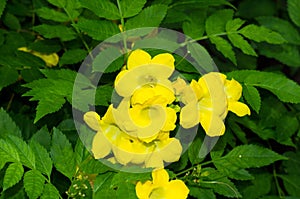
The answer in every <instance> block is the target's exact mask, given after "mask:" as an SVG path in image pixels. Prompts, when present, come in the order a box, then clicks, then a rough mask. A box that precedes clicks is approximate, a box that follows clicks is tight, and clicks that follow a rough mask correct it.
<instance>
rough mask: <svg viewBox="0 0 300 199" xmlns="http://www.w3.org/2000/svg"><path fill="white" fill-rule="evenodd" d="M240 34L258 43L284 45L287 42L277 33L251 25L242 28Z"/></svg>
mask: <svg viewBox="0 0 300 199" xmlns="http://www.w3.org/2000/svg"><path fill="white" fill-rule="evenodd" d="M239 33H241V34H242V35H243V36H244V37H247V38H248V39H251V40H253V41H256V42H263V41H265V42H267V43H270V44H282V43H284V42H286V40H285V39H284V38H283V37H282V36H281V35H280V34H279V33H277V32H274V31H272V30H270V29H268V28H266V27H263V26H257V25H254V24H250V25H248V26H246V27H244V28H242V29H241V30H240V31H239Z"/></svg>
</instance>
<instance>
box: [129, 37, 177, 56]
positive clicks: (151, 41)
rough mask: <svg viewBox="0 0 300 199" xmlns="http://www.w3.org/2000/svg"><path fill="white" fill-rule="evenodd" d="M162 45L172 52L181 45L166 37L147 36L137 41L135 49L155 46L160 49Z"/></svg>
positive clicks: (154, 47)
mask: <svg viewBox="0 0 300 199" xmlns="http://www.w3.org/2000/svg"><path fill="white" fill-rule="evenodd" d="M161 46H164V48H165V49H166V50H168V51H170V52H174V51H175V50H176V49H178V48H179V47H180V45H179V44H178V43H177V42H175V41H170V40H169V39H166V38H161V37H159V36H158V37H154V38H145V39H142V40H138V41H136V42H135V44H134V47H133V49H142V48H153V49H160V48H161Z"/></svg>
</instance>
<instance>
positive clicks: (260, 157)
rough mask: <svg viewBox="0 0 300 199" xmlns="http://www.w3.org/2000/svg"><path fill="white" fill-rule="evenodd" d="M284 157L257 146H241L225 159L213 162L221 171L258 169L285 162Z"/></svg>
mask: <svg viewBox="0 0 300 199" xmlns="http://www.w3.org/2000/svg"><path fill="white" fill-rule="evenodd" d="M285 159H286V158H285V157H284V156H282V155H279V154H277V153H275V152H274V151H271V150H270V149H267V148H263V147H260V146H256V145H241V146H238V147H235V148H234V149H233V150H232V151H230V152H229V153H228V154H227V155H225V156H224V157H221V158H219V159H215V160H213V162H214V164H215V165H216V167H217V168H218V169H219V170H220V171H225V172H228V171H234V170H239V169H247V168H257V167H262V166H266V165H269V164H271V163H273V162H275V161H277V160H285Z"/></svg>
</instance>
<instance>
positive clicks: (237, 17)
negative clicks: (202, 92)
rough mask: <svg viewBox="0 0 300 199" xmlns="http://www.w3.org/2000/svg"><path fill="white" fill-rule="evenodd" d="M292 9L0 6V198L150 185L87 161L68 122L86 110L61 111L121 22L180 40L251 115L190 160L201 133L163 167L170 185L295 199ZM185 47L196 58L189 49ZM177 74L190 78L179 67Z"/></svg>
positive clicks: (216, 4)
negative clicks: (205, 59)
mask: <svg viewBox="0 0 300 199" xmlns="http://www.w3.org/2000/svg"><path fill="white" fill-rule="evenodd" d="M299 10H300V3H299V1H298V0H287V1H286V0H277V1H272V0H241V1H237V0H231V1H226V0H212V1H206V0H183V1H181V0H166V1H158V0H148V1H146V0H120V1H109V0H101V1H99V0H24V1H17V0H9V1H8V0H1V1H0V17H1V22H0V26H1V29H0V54H1V56H0V97H1V102H0V107H1V109H0V121H1V122H0V157H1V158H0V169H1V170H0V190H1V198H5V199H7V198H18V199H19V198H30V199H31V198H83V197H85V198H136V195H135V183H136V182H137V181H145V180H147V179H150V174H149V173H143V174H131V173H125V172H118V171H116V170H113V169H111V168H109V167H107V166H105V165H104V164H102V163H100V162H99V161H96V160H94V159H93V157H92V156H91V155H90V153H89V152H88V151H87V149H86V148H85V147H84V146H83V144H82V142H81V140H80V139H78V134H77V132H76V129H75V126H74V123H73V119H72V107H73V109H75V110H76V111H81V112H84V111H87V109H88V107H81V106H80V103H75V104H72V91H73V83H74V79H75V77H76V74H77V73H76V72H77V70H78V69H79V67H80V64H81V62H82V61H83V60H84V58H85V57H86V56H87V55H88V53H89V52H90V51H91V50H92V49H93V48H94V47H95V46H96V45H97V44H98V43H99V42H101V41H103V40H105V39H106V38H108V37H110V36H113V35H115V34H117V33H120V26H119V25H120V24H121V25H122V26H121V28H122V29H123V30H130V29H134V28H139V27H148V26H154V27H155V26H160V27H165V28H170V29H173V30H177V31H180V32H183V33H184V34H186V35H189V36H190V37H191V38H193V39H195V40H196V41H197V42H198V43H200V44H201V45H202V46H204V48H205V49H206V50H207V51H208V52H209V54H210V55H211V56H212V57H213V59H214V61H215V63H216V64H217V66H218V68H219V70H220V71H221V72H223V73H225V74H226V75H227V76H228V77H229V78H235V79H236V80H238V81H239V82H241V83H242V85H243V100H244V101H245V102H247V104H249V105H250V107H251V109H252V114H251V116H250V117H244V118H238V117H236V116H234V115H232V114H229V115H228V117H227V119H226V126H227V130H226V133H225V135H224V136H223V137H221V138H220V140H219V141H218V143H217V145H216V146H215V148H214V149H213V151H212V152H211V153H210V155H209V157H206V158H205V159H200V158H199V157H198V152H199V149H200V146H201V144H202V142H203V135H204V133H203V132H202V130H201V129H200V130H199V135H198V136H197V137H196V139H195V140H194V142H193V143H192V145H191V146H190V148H189V149H188V151H187V152H186V153H184V154H183V155H182V157H181V159H180V161H179V162H176V163H173V164H171V165H170V166H169V167H168V168H167V169H168V171H169V173H170V176H171V178H179V179H182V180H184V181H185V183H186V184H187V185H188V187H189V189H190V196H189V197H190V198H203V199H206V198H208V199H214V198H228V197H229V198H241V197H243V198H249V199H252V198H261V199H273V198H274V199H275V198H288V199H299V198H300V184H299V179H300V170H299V168H300V151H299V146H300V145H299V138H300V130H299V119H300V115H299V112H300V106H299V103H300V86H299V82H300V70H299V67H300V52H299V50H300V48H299V46H300V12H299ZM19 47H27V48H29V49H31V50H34V51H37V52H41V53H46V54H50V53H57V54H58V55H59V63H58V65H57V66H55V67H47V66H46V64H45V63H44V61H43V60H42V59H40V58H39V57H36V56H34V55H32V54H30V53H28V52H22V51H18V50H17V49H18V48H19ZM188 49H189V51H190V53H191V56H192V57H196V56H197V52H198V51H197V48H195V46H194V45H193V44H189V46H188ZM123 63H124V58H121V59H119V60H118V61H117V62H116V63H115V64H112V65H111V66H109V68H108V69H107V70H106V71H105V74H104V77H105V78H104V79H106V80H107V81H106V82H105V84H104V85H101V86H99V87H98V88H97V94H96V101H95V102H89V103H90V105H94V104H95V105H96V107H97V109H98V110H99V111H100V112H101V110H102V112H103V110H106V108H107V106H108V105H109V101H110V97H111V93H112V82H111V80H110V79H112V78H114V77H115V76H116V74H117V72H118V71H119V70H120V68H121V67H122V65H123ZM177 70H179V71H180V72H182V73H183V74H184V75H185V76H186V77H187V78H190V79H191V78H195V77H197V78H198V77H199V74H197V73H195V70H194V69H193V68H192V67H191V66H190V65H189V64H187V63H185V62H183V63H181V64H179V65H178V66H177ZM297 82H298V83H297ZM87 100H88V99H87ZM83 128H84V127H83ZM85 128H86V127H85ZM85 131H90V130H89V129H87V128H86V129H85ZM124 179H125V180H124Z"/></svg>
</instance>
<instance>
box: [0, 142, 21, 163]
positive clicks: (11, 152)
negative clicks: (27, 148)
mask: <svg viewBox="0 0 300 199" xmlns="http://www.w3.org/2000/svg"><path fill="white" fill-rule="evenodd" d="M0 155H1V159H2V160H4V161H5V162H19V161H20V157H19V154H18V151H17V150H16V149H15V148H14V147H13V146H12V145H11V144H10V143H8V142H6V141H4V140H2V139H0Z"/></svg>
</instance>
